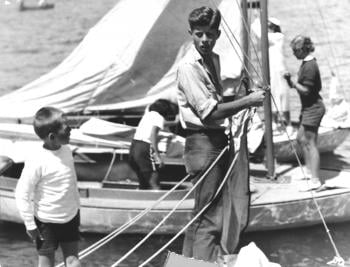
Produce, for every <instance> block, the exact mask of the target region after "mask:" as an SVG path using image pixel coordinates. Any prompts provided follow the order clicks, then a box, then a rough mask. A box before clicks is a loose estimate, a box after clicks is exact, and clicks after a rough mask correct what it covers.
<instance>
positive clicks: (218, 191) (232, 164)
mask: <svg viewBox="0 0 350 267" xmlns="http://www.w3.org/2000/svg"><path fill="white" fill-rule="evenodd" d="M238 155H239V152H238V153H236V155H235V156H234V158H233V160H232V162H231V164H230V166H229V168H228V170H227V172H226V174H225V177H224V179H223V180H222V182H221V184H220V185H219V187H218V189H217V190H216V192H215V195H214V196H213V198H212V199H211V200H210V201H209V202H208V203H207V204H206V205H205V206H204V207H203V208H202V209H201V210H200V211H199V212H198V213H197V214H196V215H195V216H194V217H193V218H192V219H191V220H190V221H189V222H188V223H187V224H186V225H185V226H184V227H183V228H182V229H181V230H180V231H179V232H178V233H177V234H176V235H175V236H174V237H173V238H172V239H170V240H169V241H168V242H167V243H166V244H165V245H164V246H162V247H161V248H160V249H159V250H158V251H157V252H156V253H154V254H153V255H152V256H151V257H149V258H148V259H147V260H146V261H144V262H143V263H142V264H141V265H139V267H143V266H145V265H146V264H148V263H149V262H150V261H151V260H153V259H154V258H155V257H157V256H158V255H159V254H160V253H161V252H162V251H163V250H164V249H166V248H167V247H168V246H169V245H170V244H171V243H172V242H174V241H175V240H176V239H177V238H178V237H179V236H180V235H181V234H182V233H183V232H184V231H186V229H187V228H188V227H189V226H190V225H191V224H192V223H193V222H194V221H195V220H197V219H198V217H199V216H200V215H202V213H203V212H204V211H205V210H206V209H207V208H208V207H209V206H210V204H211V203H212V202H213V201H214V199H215V198H216V197H217V196H218V194H219V193H220V191H221V189H222V188H223V186H224V184H225V183H226V181H227V179H228V177H229V174H230V173H231V171H232V169H233V167H234V164H235V163H236V159H237V157H238Z"/></svg>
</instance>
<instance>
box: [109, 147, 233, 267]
mask: <svg viewBox="0 0 350 267" xmlns="http://www.w3.org/2000/svg"><path fill="white" fill-rule="evenodd" d="M226 150H228V146H226V147H225V148H224V149H223V150H222V151H221V152H220V154H219V155H218V156H217V158H216V159H215V160H214V161H213V162H212V163H211V164H210V166H209V167H208V168H207V170H206V171H205V172H204V173H203V174H202V176H201V177H200V178H199V179H198V181H197V183H196V184H195V185H194V186H193V187H192V188H191V189H190V190H189V191H188V192H187V193H186V194H185V196H184V197H183V198H182V199H181V200H180V201H179V202H178V203H177V204H176V205H175V206H174V207H173V208H172V210H171V211H170V212H169V213H168V214H167V215H166V216H165V217H164V218H163V219H162V220H161V221H160V222H159V223H158V224H157V225H156V226H155V227H154V228H153V230H152V231H151V232H149V233H148V234H147V235H146V236H145V237H144V238H143V239H142V240H141V241H139V242H138V243H137V244H136V245H135V246H134V247H133V248H132V249H131V250H129V251H128V252H127V253H126V254H125V255H124V256H123V257H121V258H120V259H119V260H118V261H116V262H115V263H114V264H113V265H111V267H115V266H118V264H119V263H121V262H122V261H123V260H125V259H126V258H127V257H128V256H129V255H130V254H131V253H133V252H134V251H135V250H136V249H137V248H138V247H140V246H141V245H142V244H143V243H144V242H145V241H146V240H147V239H148V238H149V237H150V236H151V235H152V234H153V233H154V232H155V231H156V230H157V229H158V228H159V227H160V226H161V225H162V224H163V223H164V222H165V221H166V220H167V219H168V218H169V217H170V215H172V214H173V213H174V211H175V210H176V209H177V208H178V206H180V204H181V203H182V202H183V201H184V200H185V199H186V198H187V197H188V196H189V195H190V194H191V193H192V191H193V190H194V189H195V188H196V187H197V186H198V184H200V183H201V182H202V180H203V179H204V178H205V177H206V176H207V175H208V173H209V172H210V171H211V169H212V168H213V167H214V166H215V165H216V163H217V162H218V161H219V160H220V158H221V157H222V155H223V154H224V153H225V152H226Z"/></svg>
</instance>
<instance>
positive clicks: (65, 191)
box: [16, 107, 81, 267]
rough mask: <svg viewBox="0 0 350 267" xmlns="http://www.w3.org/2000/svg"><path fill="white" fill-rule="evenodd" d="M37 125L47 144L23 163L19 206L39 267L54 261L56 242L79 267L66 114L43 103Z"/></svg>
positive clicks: (75, 194)
mask: <svg viewBox="0 0 350 267" xmlns="http://www.w3.org/2000/svg"><path fill="white" fill-rule="evenodd" d="M33 124H34V131H35V133H36V134H37V135H38V136H39V138H40V139H42V140H43V141H44V144H43V146H42V147H38V150H36V151H32V153H33V154H32V156H31V158H29V159H28V160H26V162H25V166H24V169H23V171H22V175H21V177H20V179H19V181H18V184H17V187H16V203H17V207H18V210H19V212H20V214H21V217H22V218H23V220H24V224H25V227H26V229H27V233H28V235H29V237H30V238H31V239H32V241H33V242H34V243H35V245H36V249H37V251H38V255H39V260H38V266H39V267H46V266H47V267H51V266H54V264H55V251H56V249H57V247H58V245H60V247H61V249H62V252H63V257H64V262H65V265H66V266H70V267H80V266H81V265H80V262H79V259H78V240H79V224H80V218H79V207H80V202H79V192H78V187H77V176H76V173H75V169H74V161H73V157H72V152H71V150H70V148H69V147H68V145H67V144H68V143H69V138H70V127H69V126H68V125H67V124H66V122H65V119H64V117H63V113H62V112H61V111H60V110H58V109H56V108H53V107H44V108H41V109H40V110H39V111H38V112H37V113H36V114H35V118H34V123H33Z"/></svg>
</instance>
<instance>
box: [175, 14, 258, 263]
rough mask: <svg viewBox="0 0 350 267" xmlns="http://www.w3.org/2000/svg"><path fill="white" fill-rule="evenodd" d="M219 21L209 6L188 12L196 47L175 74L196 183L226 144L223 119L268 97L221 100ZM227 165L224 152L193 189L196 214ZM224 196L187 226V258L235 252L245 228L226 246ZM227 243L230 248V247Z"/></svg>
mask: <svg viewBox="0 0 350 267" xmlns="http://www.w3.org/2000/svg"><path fill="white" fill-rule="evenodd" d="M220 20H221V14H220V12H219V10H213V9H212V8H210V7H200V8H197V9H194V10H193V11H192V12H191V13H190V15H189V18H188V21H189V27H190V28H189V34H190V35H191V37H192V40H193V46H192V47H191V49H190V51H189V52H188V53H187V55H186V56H185V57H184V58H183V59H182V61H181V62H180V64H179V68H178V72H177V81H178V92H177V97H178V104H179V111H180V122H181V125H182V127H183V128H184V129H185V132H186V142H185V151H184V161H185V165H186V170H187V172H188V173H190V174H191V175H192V177H193V183H194V184H196V183H197V181H198V179H200V177H201V176H202V174H203V173H204V172H205V170H206V169H207V167H208V166H209V165H210V164H211V163H212V162H213V161H214V160H215V159H216V157H217V156H218V155H219V154H220V152H221V151H222V150H223V149H225V147H227V146H228V136H227V135H226V134H225V130H226V129H225V126H224V120H225V118H228V117H231V116H232V115H234V114H236V113H238V112H239V111H241V110H243V109H245V108H249V107H252V106H260V105H261V104H262V102H263V100H264V97H265V92H264V91H263V90H257V91H255V92H253V93H251V94H250V95H248V96H244V97H242V98H240V99H238V100H234V101H231V102H226V103H223V88H222V83H221V78H220V63H219V56H218V55H217V54H215V53H213V48H214V46H215V43H216V41H217V39H218V38H219V36H220V30H219V25H220ZM231 144H232V142H231ZM228 164H229V154H228V153H226V154H224V156H223V158H222V159H221V160H220V161H219V162H218V164H216V165H215V166H214V167H213V168H212V169H211V171H210V172H209V173H208V175H207V176H206V177H205V179H204V180H203V181H202V182H201V183H200V184H199V185H197V187H196V189H195V192H194V198H195V204H194V205H195V206H194V210H193V215H196V214H197V213H198V212H199V211H200V210H201V209H202V208H203V207H204V206H205V205H206V204H207V203H208V202H209V201H211V200H212V199H213V197H214V195H215V193H216V190H217V188H218V186H219V184H220V182H221V181H222V180H223V177H224V176H225V174H226V171H227V168H228ZM247 164H248V162H247ZM224 194H225V193H220V194H219V195H218V196H217V197H216V198H215V199H214V200H213V202H212V203H211V204H210V206H209V207H208V208H207V209H206V210H205V211H204V213H202V214H201V215H200V216H199V217H198V218H197V219H196V220H195V221H194V223H193V224H192V225H191V226H190V227H189V228H188V229H187V232H186V234H185V240H184V245H183V254H184V256H186V257H194V258H196V259H201V260H205V261H210V262H214V261H216V260H217V257H218V255H224V254H232V253H234V251H232V250H234V249H235V247H236V246H237V243H238V240H239V238H238V237H239V235H240V232H241V227H240V226H239V225H238V224H237V225H235V226H232V227H231V228H230V231H229V233H228V234H229V235H231V236H232V238H231V237H230V238H228V239H229V240H235V241H234V242H236V243H235V244H229V245H228V244H225V242H224V241H223V224H224V218H225V210H224V207H225V206H226V207H227V206H229V205H226V204H225V203H224V202H225V201H227V199H228V198H227V197H224V196H223V195H224ZM226 194H228V192H226ZM226 212H227V211H226ZM246 212H248V210H246ZM225 220H226V219H225ZM233 228H234V229H233ZM225 240H227V239H225ZM228 247H230V248H231V249H229V251H228V249H227V248H228Z"/></svg>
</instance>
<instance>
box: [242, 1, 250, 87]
mask: <svg viewBox="0 0 350 267" xmlns="http://www.w3.org/2000/svg"><path fill="white" fill-rule="evenodd" d="M241 7H242V15H243V16H242V17H243V18H242V19H243V21H242V25H243V29H242V44H243V51H244V53H245V55H246V56H243V64H244V66H246V68H244V70H243V71H244V75H243V76H244V77H248V75H249V73H247V72H248V71H249V67H250V64H249V39H248V38H249V32H248V30H249V27H245V25H248V2H247V0H242V1H241ZM247 69H248V71H247ZM247 82H248V84H247V85H248V88H249V79H248V81H247ZM246 93H247V92H245V94H246Z"/></svg>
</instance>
